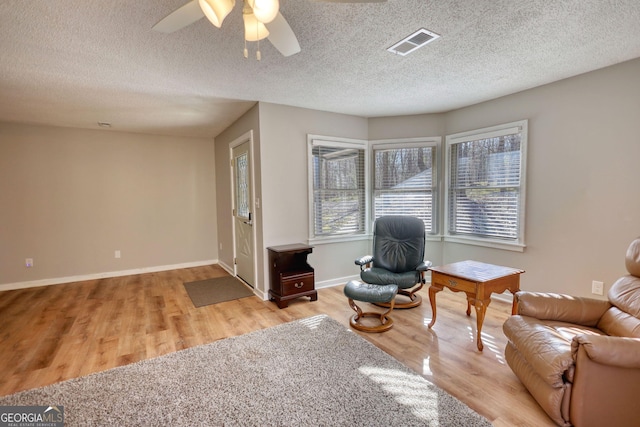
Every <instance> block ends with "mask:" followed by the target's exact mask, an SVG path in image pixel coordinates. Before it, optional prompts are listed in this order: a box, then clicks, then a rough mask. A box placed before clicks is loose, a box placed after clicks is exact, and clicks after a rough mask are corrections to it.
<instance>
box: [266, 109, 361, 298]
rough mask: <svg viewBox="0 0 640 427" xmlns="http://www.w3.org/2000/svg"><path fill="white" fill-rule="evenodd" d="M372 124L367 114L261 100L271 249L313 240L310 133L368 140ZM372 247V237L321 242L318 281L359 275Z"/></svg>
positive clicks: (314, 261)
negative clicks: (357, 260) (358, 263)
mask: <svg viewBox="0 0 640 427" xmlns="http://www.w3.org/2000/svg"><path fill="white" fill-rule="evenodd" d="M367 126H368V124H367V119H364V118H362V117H355V116H348V115H344V114H335V113H327V112H323V111H315V110H308V109H302V108H295V107H287V106H283V105H275V104H265V103H261V104H260V127H261V129H260V133H261V138H262V139H261V152H262V158H261V161H262V207H263V221H264V228H263V231H264V248H265V251H266V248H267V247H269V246H275V245H282V244H288V243H298V242H299V243H307V241H308V237H309V207H308V197H307V193H308V181H307V176H308V175H307V134H316V135H324V136H340V137H344V138H354V139H367V134H368V131H367ZM367 247H368V244H367V242H366V241H358V242H350V243H342V244H322V245H316V246H315V248H314V250H313V254H311V255H310V256H309V258H308V259H309V263H310V264H311V265H312V266H313V267H314V268H315V278H316V284H317V285H318V286H324V285H325V284H326V283H325V282H327V281H329V282H332V281H336V280H338V281H340V279H341V278H344V277H348V276H353V275H357V272H358V271H359V270H358V267H357V266H356V265H355V264H354V263H353V260H355V258H356V257H358V256H361V255H364V254H365V253H368V252H363V251H368V249H367ZM265 253H266V252H265ZM265 256H266V255H265ZM267 267H268V266H266V265H265V275H266V276H267V277H268V269H267Z"/></svg>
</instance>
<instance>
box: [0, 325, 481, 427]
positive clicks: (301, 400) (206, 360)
mask: <svg viewBox="0 0 640 427" xmlns="http://www.w3.org/2000/svg"><path fill="white" fill-rule="evenodd" d="M0 405H3V406H4V405H59V406H64V414H65V422H66V423H65V425H66V426H106V425H109V426H125V425H126V426H159V425H170V426H491V423H489V422H488V421H487V420H486V419H485V418H483V417H481V416H480V415H478V414H477V413H475V412H474V411H472V410H471V409H470V408H469V407H468V406H466V405H464V404H463V403H462V402H460V401H459V400H457V399H456V398H454V397H452V396H451V395H449V394H448V393H446V392H445V391H443V390H441V389H440V388H438V387H437V386H435V385H434V384H432V383H430V382H429V381H427V380H425V379H424V378H423V377H421V376H420V375H418V374H416V373H415V372H413V371H411V370H409V369H408V368H406V367H405V366H404V365H402V364H401V363H399V362H398V361H397V360H395V359H394V358H392V357H391V356H389V355H388V354H386V353H385V352H383V351H382V350H380V349H378V348H377V347H375V346H374V345H373V344H371V343H369V342H368V341H366V340H365V339H363V338H361V337H360V336H358V335H357V334H356V333H354V332H352V331H350V330H348V329H346V328H345V327H344V326H342V325H341V324H340V323H338V322H337V321H335V320H333V319H331V318H330V317H327V316H314V317H310V318H306V319H302V320H298V321H294V322H290V323H286V324H283V325H279V326H275V327H272V328H268V329H264V330H260V331H256V332H252V333H249V334H246V335H241V336H238V337H234V338H227V339H224V340H220V341H216V342H214V343H211V344H206V345H202V346H198V347H193V348H190V349H186V350H182V351H179V352H175V353H171V354H169V355H166V356H161V357H158V358H155V359H150V360H145V361H141V362H137V363H134V364H131V365H128V366H123V367H119V368H115V369H111V370H108V371H104V372H100V373H96V374H92V375H89V376H86V377H81V378H76V379H72V380H68V381H65V382H62V383H58V384H53V385H50V386H47V387H43V388H39V389H33V390H27V391H24V392H20V393H16V394H13V395H9V396H6V397H3V398H0Z"/></svg>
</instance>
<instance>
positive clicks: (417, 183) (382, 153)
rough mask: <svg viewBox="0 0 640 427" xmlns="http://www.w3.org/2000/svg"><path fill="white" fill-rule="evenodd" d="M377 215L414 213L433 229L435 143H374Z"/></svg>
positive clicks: (426, 225) (375, 209)
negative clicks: (377, 144)
mask: <svg viewBox="0 0 640 427" xmlns="http://www.w3.org/2000/svg"><path fill="white" fill-rule="evenodd" d="M373 158H374V163H373V174H374V207H373V209H374V217H375V218H379V217H381V216H383V215H411V216H415V217H418V218H420V219H422V220H423V221H424V224H425V230H426V232H427V233H434V232H435V227H434V215H433V212H434V209H433V207H434V195H435V193H436V182H437V179H436V176H435V173H436V167H435V166H436V161H435V159H436V147H435V146H434V145H431V146H427V145H422V146H416V147H401V146H400V147H389V146H381V147H376V146H375V145H374V146H373Z"/></svg>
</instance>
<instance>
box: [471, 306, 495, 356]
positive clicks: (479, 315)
mask: <svg viewBox="0 0 640 427" xmlns="http://www.w3.org/2000/svg"><path fill="white" fill-rule="evenodd" d="M490 302H491V299H486V300H475V301H474V304H473V305H474V306H475V308H476V322H477V323H476V325H477V326H476V328H477V330H478V334H477V336H476V341H477V344H478V350H480V351H482V350H483V349H484V345H483V344H482V324H483V323H484V315H485V313H486V312H487V306H488V305H489V303H490Z"/></svg>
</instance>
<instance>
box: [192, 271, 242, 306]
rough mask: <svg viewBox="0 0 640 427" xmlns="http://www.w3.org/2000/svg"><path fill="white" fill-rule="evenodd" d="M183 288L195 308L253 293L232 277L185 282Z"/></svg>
mask: <svg viewBox="0 0 640 427" xmlns="http://www.w3.org/2000/svg"><path fill="white" fill-rule="evenodd" d="M184 288H185V289H186V290H187V294H189V298H191V302H193V305H194V306H195V307H196V308H197V307H204V306H206V305H211V304H217V303H219V302H225V301H231V300H234V299H239V298H246V297H250V296H253V291H252V290H251V289H250V288H249V287H248V286H247V285H245V284H244V283H243V282H242V281H240V280H239V279H236V278H235V277H233V276H224V277H217V278H215V279H207V280H198V281H197V282H187V283H185V284H184Z"/></svg>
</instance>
